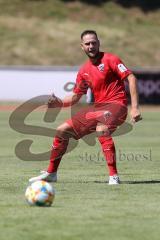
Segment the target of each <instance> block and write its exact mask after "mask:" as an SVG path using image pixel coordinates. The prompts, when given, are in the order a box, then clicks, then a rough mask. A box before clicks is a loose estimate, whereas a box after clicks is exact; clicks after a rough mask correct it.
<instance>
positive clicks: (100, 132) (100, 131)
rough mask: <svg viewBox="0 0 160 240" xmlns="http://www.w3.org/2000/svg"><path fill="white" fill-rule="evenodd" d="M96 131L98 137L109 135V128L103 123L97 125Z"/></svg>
mask: <svg viewBox="0 0 160 240" xmlns="http://www.w3.org/2000/svg"><path fill="white" fill-rule="evenodd" d="M96 133H97V136H98V137H101V136H104V137H108V136H110V130H109V129H108V127H107V126H105V125H97V127H96Z"/></svg>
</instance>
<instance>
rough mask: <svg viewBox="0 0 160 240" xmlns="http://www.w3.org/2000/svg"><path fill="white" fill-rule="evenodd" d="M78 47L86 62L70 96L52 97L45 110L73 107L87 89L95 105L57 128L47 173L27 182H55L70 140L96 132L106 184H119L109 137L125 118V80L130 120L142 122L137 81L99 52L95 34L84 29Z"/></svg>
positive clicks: (114, 58)
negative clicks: (107, 174) (104, 163)
mask: <svg viewBox="0 0 160 240" xmlns="http://www.w3.org/2000/svg"><path fill="white" fill-rule="evenodd" d="M81 48H82V50H83V51H84V52H85V53H86V55H87V56H88V60H87V61H86V62H85V64H84V65H83V66H82V67H81V68H80V70H79V72H78V74H77V79H76V84H75V87H74V89H73V94H72V95H70V96H68V97H65V98H64V99H63V100H61V99H59V98H58V97H56V96H55V95H54V94H53V95H52V96H51V98H50V99H49V101H48V107H49V108H52V107H53V108H54V107H67V106H72V105H73V104H75V103H77V102H78V101H79V100H80V98H81V97H82V95H84V94H86V93H87V89H88V88H90V89H91V90H92V93H93V95H94V104H93V105H91V106H88V107H87V108H85V109H83V110H80V111H79V112H78V113H76V114H75V115H73V116H72V117H71V119H69V120H67V121H66V122H64V123H63V124H61V125H60V126H59V127H58V128H57V131H56V135H55V137H54V140H53V146H52V150H51V156H50V163H49V166H48V169H47V171H44V172H43V173H42V174H41V175H39V176H37V177H33V178H30V179H29V182H34V181H37V180H45V181H48V182H56V181H57V170H58V166H59V164H60V161H61V158H62V156H63V154H64V153H65V152H66V150H67V146H68V143H69V138H71V137H73V138H75V139H80V138H82V137H83V136H85V135H87V134H89V133H92V132H93V131H96V132H97V137H98V140H99V142H100V144H101V147H102V150H103V153H104V156H105V159H106V162H107V165H108V169H109V184H110V185H112V184H119V183H120V179H119V176H118V172H117V167H116V153H115V145H114V142H113V139H112V136H111V134H112V133H113V132H114V131H115V130H116V128H117V126H119V125H121V124H122V123H123V122H124V121H125V119H126V117H127V97H126V91H125V85H124V80H125V79H127V80H128V83H129V90H130V96H131V111H130V116H131V121H132V122H133V123H135V122H137V121H139V120H141V119H142V118H141V114H140V111H139V104H138V91H137V80H136V77H135V76H134V74H133V73H132V72H131V71H130V70H129V69H128V68H127V67H126V66H125V65H124V63H123V62H122V61H121V59H120V58H119V57H117V56H116V55H114V54H111V53H105V52H101V51H100V50H99V48H100V41H99V39H98V36H97V33H96V32H95V31H93V30H86V31H84V32H83V33H82V34H81Z"/></svg>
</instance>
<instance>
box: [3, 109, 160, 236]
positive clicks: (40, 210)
mask: <svg viewBox="0 0 160 240" xmlns="http://www.w3.org/2000/svg"><path fill="white" fill-rule="evenodd" d="M10 114H11V112H9V111H1V112H0V116H1V124H0V135H1V140H0V142H1V144H0V176H1V177H0V178H1V181H0V239H1V240H13V239H16V240H22V239H23V240H29V239H30V240H41V239H45V240H50V239H52V240H82V239H83V240H89V239H92V240H101V239H102V240H105V239H110V240H117V239H118V240H135V239H136V240H142V239H143V240H151V239H152V240H156V239H157V240H158V239H159V236H160V227H159V225H160V149H159V146H160V145H159V144H160V121H159V119H160V111H159V108H155V109H152V111H150V110H147V109H146V110H145V111H143V121H141V122H140V123H138V124H136V126H135V127H134V129H133V130H132V131H131V132H130V133H128V134H126V135H123V136H119V137H115V143H116V147H117V164H118V169H119V175H120V178H121V181H122V184H121V185H119V186H108V184H107V183H106V180H107V179H108V171H107V169H106V164H105V161H104V159H103V156H102V154H101V153H100V146H99V144H98V143H97V144H96V145H94V146H88V145H87V144H86V143H85V142H84V141H83V140H81V141H79V144H78V146H77V147H76V148H75V149H74V150H73V151H71V152H69V153H68V154H66V155H65V156H64V158H63V160H62V162H61V165H60V169H59V174H58V182H57V183H55V184H54V187H55V189H56V197H55V201H54V203H53V205H52V206H51V207H48V208H45V207H30V206H28V205H27V203H26V201H25V199H24V192H25V189H26V187H27V185H28V179H29V178H30V177H32V176H36V175H37V174H39V171H40V170H41V169H44V168H46V167H47V164H48V162H47V161H23V160H20V159H18V158H17V157H16V155H15V153H14V149H15V146H16V144H17V143H18V142H19V141H21V140H23V139H32V140H34V142H33V145H32V146H31V151H32V152H33V153H35V154H36V153H43V152H45V151H48V150H49V149H50V146H51V144H52V138H50V137H44V136H32V135H24V134H21V133H18V132H15V131H13V130H12V129H11V128H10V127H9V123H8V121H9V116H10ZM66 115H67V114H66V112H64V113H62V114H60V115H59V117H58V118H57V119H56V122H54V123H44V122H43V116H44V112H43V111H39V112H35V113H32V114H30V116H29V117H28V119H27V120H26V123H27V124H32V125H37V126H38V125H39V126H42V125H43V126H44V127H46V126H47V127H52V128H54V127H56V126H57V125H58V124H59V123H61V122H63V120H64V119H65V118H66V117H67V116H66ZM99 154H100V155H99ZM122 154H123V155H122ZM28 160H30V159H28Z"/></svg>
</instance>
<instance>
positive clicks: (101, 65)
mask: <svg viewBox="0 0 160 240" xmlns="http://www.w3.org/2000/svg"><path fill="white" fill-rule="evenodd" d="M98 69H99V71H100V72H103V71H104V63H101V64H99V66H98Z"/></svg>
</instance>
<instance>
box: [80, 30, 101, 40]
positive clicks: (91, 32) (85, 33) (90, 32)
mask: <svg viewBox="0 0 160 240" xmlns="http://www.w3.org/2000/svg"><path fill="white" fill-rule="evenodd" d="M87 34H94V35H95V36H96V38H98V36H97V33H96V31H94V30H85V31H83V32H82V33H81V39H83V37H84V36H85V35H87Z"/></svg>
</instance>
